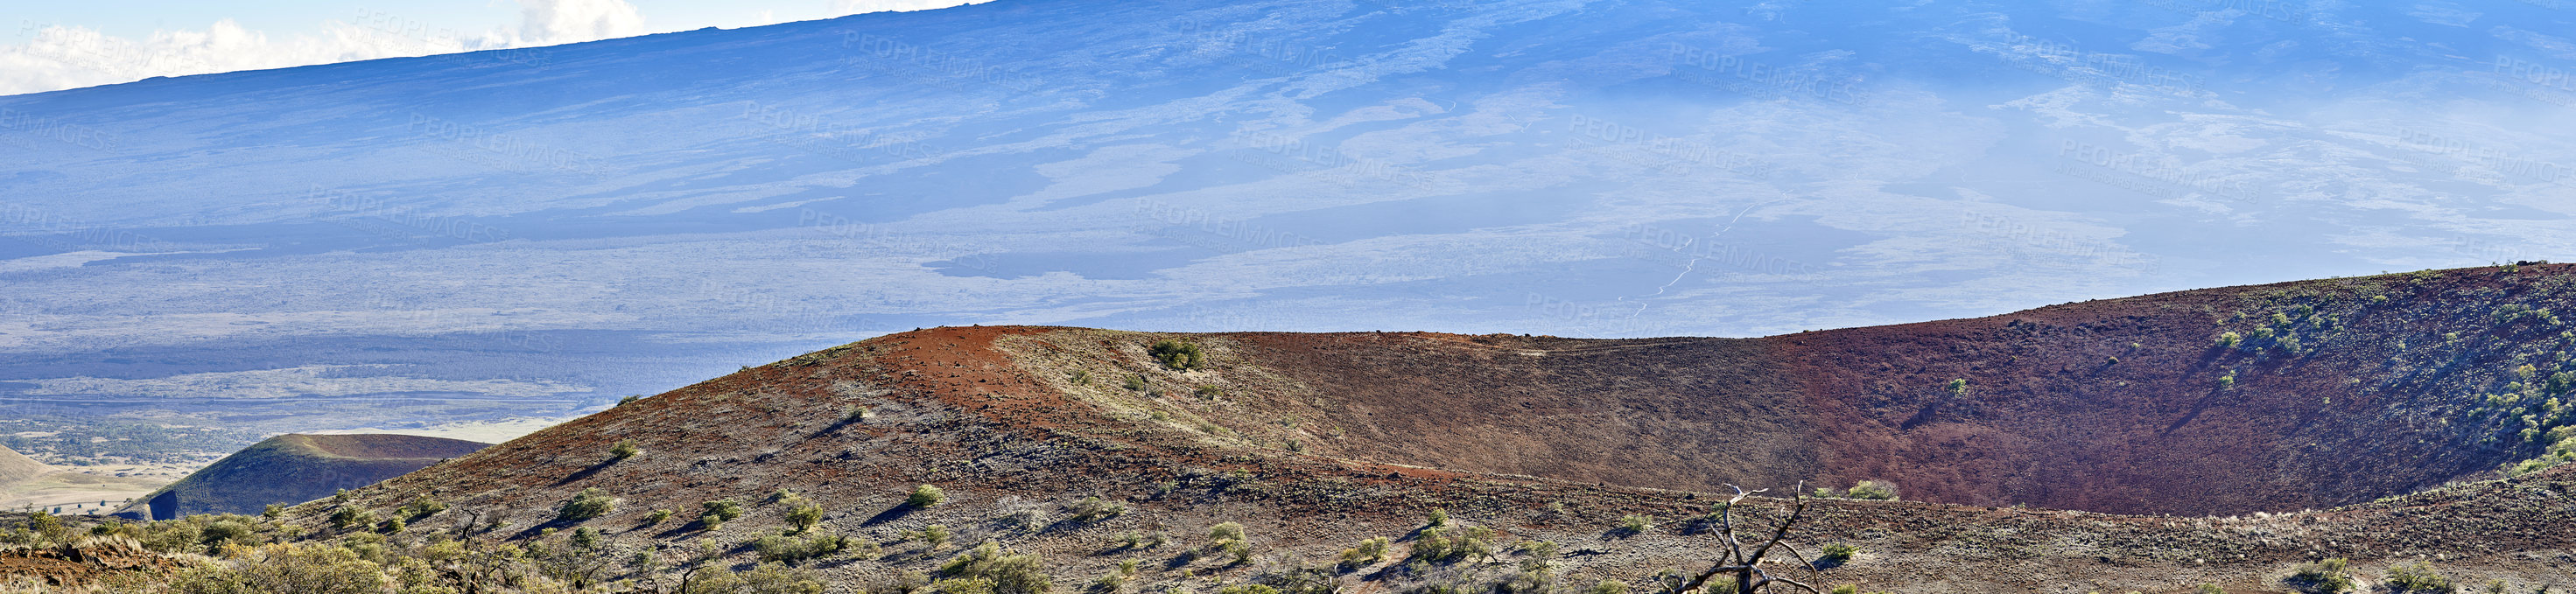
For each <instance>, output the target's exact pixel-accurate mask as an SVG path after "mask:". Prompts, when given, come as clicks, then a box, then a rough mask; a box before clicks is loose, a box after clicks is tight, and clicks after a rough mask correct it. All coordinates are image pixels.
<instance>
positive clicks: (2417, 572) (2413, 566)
mask: <svg viewBox="0 0 2576 594" xmlns="http://www.w3.org/2000/svg"><path fill="white" fill-rule="evenodd" d="M2379 585H2380V587H2381V588H2384V589H2386V590H2388V591H2389V592H2390V593H2391V594H2418V593H2425V594H2452V593H2454V592H2458V591H2460V588H2459V586H2458V585H2455V584H2452V583H2451V578H2448V577H2444V576H2443V575H2442V574H2441V572H2437V571H2434V570H2433V566H2431V565H2426V564H2424V563H2420V562H2417V563H2399V564H2397V565H2395V566H2391V567H2389V568H2388V575H2386V576H2385V577H2383V578H2382V579H2381V580H2380V581H2379Z"/></svg>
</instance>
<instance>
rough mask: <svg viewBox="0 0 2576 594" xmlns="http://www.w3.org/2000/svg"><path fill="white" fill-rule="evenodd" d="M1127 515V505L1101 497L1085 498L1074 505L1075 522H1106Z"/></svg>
mask: <svg viewBox="0 0 2576 594" xmlns="http://www.w3.org/2000/svg"><path fill="white" fill-rule="evenodd" d="M1125 513H1127V504H1124V503H1119V502H1116V501H1110V500H1106V499H1101V498H1099V497H1084V498H1082V501H1077V502H1074V504H1073V520H1074V521H1076V522H1090V521H1094V520H1106V519H1109V518H1115V517H1118V516H1119V515H1121V514H1125Z"/></svg>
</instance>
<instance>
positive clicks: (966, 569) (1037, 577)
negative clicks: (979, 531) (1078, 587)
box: [939, 542, 1055, 594]
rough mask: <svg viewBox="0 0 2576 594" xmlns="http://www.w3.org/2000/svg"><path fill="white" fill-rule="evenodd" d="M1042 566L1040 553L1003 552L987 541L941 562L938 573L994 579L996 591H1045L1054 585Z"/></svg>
mask: <svg viewBox="0 0 2576 594" xmlns="http://www.w3.org/2000/svg"><path fill="white" fill-rule="evenodd" d="M1040 567H1041V562H1040V560H1039V559H1038V556H1037V555H1013V554H1009V553H1004V552H1002V549H1001V547H1000V546H999V545H995V544H993V543H991V542H986V543H984V544H981V545H977V546H976V547H975V548H974V549H973V550H969V551H967V552H966V554H963V555H958V556H957V558H955V559H950V560H949V561H948V562H947V563H944V564H941V565H940V566H939V575H940V576H942V577H946V578H951V579H970V580H971V579H985V580H992V591H993V594H1046V592H1047V591H1048V590H1051V589H1053V588H1054V587H1055V585H1054V583H1053V581H1052V580H1051V579H1050V578H1048V577H1047V575H1046V573H1045V572H1044V571H1041V570H1040Z"/></svg>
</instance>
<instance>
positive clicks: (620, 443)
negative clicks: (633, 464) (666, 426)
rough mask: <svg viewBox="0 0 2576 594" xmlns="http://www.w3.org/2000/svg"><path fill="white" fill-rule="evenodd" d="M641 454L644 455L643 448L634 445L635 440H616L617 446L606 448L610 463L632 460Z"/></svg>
mask: <svg viewBox="0 0 2576 594" xmlns="http://www.w3.org/2000/svg"><path fill="white" fill-rule="evenodd" d="M641 453H644V448H641V447H637V446H636V445H635V440H631V439H620V440H617V445H614V446H610V447H609V448H608V459H609V460H611V461H622V460H625V459H627V458H633V457H635V455H636V454H641Z"/></svg>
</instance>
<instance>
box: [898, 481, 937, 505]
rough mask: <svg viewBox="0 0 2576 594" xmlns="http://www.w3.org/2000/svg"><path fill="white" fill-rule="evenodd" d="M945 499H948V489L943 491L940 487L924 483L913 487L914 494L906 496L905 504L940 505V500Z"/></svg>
mask: <svg viewBox="0 0 2576 594" xmlns="http://www.w3.org/2000/svg"><path fill="white" fill-rule="evenodd" d="M945 499H948V492H947V491H941V490H939V488H938V487H933V486H930V485H922V486H918V487H913V488H912V495H911V496H909V497H905V498H904V499H903V504H904V505H909V506H912V507H916V508H923V507H930V506H934V505H939V502H940V501H942V500H945Z"/></svg>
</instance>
